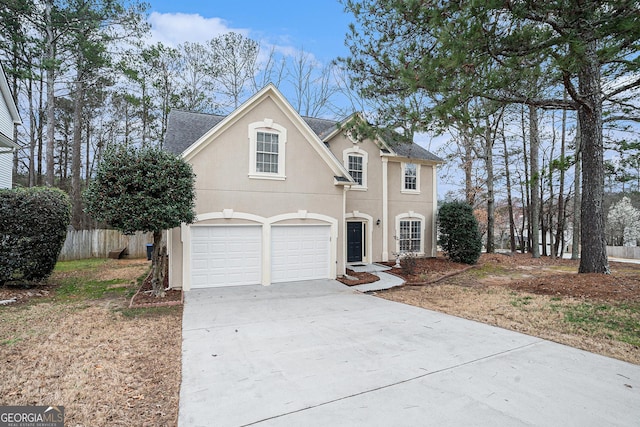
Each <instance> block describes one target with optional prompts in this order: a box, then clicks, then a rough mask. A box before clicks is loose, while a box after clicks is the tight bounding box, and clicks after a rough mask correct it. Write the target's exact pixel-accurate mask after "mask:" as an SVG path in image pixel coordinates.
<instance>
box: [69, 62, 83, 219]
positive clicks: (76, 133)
mask: <svg viewBox="0 0 640 427" xmlns="http://www.w3.org/2000/svg"><path fill="white" fill-rule="evenodd" d="M79 62H80V61H79ZM81 68H82V66H81V64H78V71H77V74H76V81H75V83H74V89H75V90H74V92H75V93H74V98H73V141H72V150H71V204H72V205H73V217H72V219H71V223H72V224H73V226H74V227H75V229H76V230H80V229H82V228H83V224H82V217H83V215H82V183H81V178H80V173H81V172H82V128H83V126H82V125H83V119H82V104H83V97H84V96H83V95H84V87H83V84H82V74H81V73H82V71H81Z"/></svg>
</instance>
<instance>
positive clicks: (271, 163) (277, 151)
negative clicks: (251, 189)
mask: <svg viewBox="0 0 640 427" xmlns="http://www.w3.org/2000/svg"><path fill="white" fill-rule="evenodd" d="M248 130H249V178H251V179H272V180H280V181H282V180H285V179H286V175H285V158H286V147H287V129H285V128H284V127H283V126H281V125H279V124H277V123H274V122H273V120H271V119H264V120H263V121H261V122H255V123H251V124H250V125H249V129H248Z"/></svg>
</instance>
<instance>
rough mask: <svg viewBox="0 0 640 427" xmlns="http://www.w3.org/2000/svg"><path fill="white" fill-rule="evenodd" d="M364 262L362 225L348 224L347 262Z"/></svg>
mask: <svg viewBox="0 0 640 427" xmlns="http://www.w3.org/2000/svg"><path fill="white" fill-rule="evenodd" d="M361 261H362V223H361V222H347V262H361Z"/></svg>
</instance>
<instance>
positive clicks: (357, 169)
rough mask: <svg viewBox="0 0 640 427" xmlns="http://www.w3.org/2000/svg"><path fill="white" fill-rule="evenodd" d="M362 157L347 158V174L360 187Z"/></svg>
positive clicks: (352, 156)
mask: <svg viewBox="0 0 640 427" xmlns="http://www.w3.org/2000/svg"><path fill="white" fill-rule="evenodd" d="M362 163H363V162H362V156H358V155H353V154H352V155H350V156H349V173H350V174H351V177H352V178H353V180H354V181H355V182H356V183H357V184H358V185H362V182H363V181H362V178H363V176H362V172H363V169H362Z"/></svg>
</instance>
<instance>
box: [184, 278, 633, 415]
mask: <svg viewBox="0 0 640 427" xmlns="http://www.w3.org/2000/svg"><path fill="white" fill-rule="evenodd" d="M185 295H186V298H185V307H184V318H183V353H182V366H183V368H182V386H181V391H180V414H179V426H180V427H186V426H246V425H257V426H443V425H444V426H471V425H491V426H525V425H526V426H531V425H539V426H605V425H606V426H614V425H619V426H637V425H640V366H637V365H632V364H629V363H625V362H621V361H618V360H614V359H610V358H606V357H602V356H598V355H595V354H592V353H588V352H585V351H581V350H577V349H574V348H570V347H566V346H563V345H559V344H555V343H551V342H548V341H544V340H541V339H539V338H535V337H531V336H527V335H522V334H519V333H516V332H511V331H507V330H504V329H499V328H495V327H492V326H488V325H484V324H481V323H476V322H471V321H468V320H463V319H460V318H456V317H452V316H448V315H445V314H440V313H436V312H432V311H428V310H424V309H420V308H417V307H413V306H409V305H404V304H399V303H395V302H391V301H386V300H383V299H379V298H376V297H373V296H370V295H365V294H362V293H359V292H355V291H353V290H352V289H349V288H348V287H346V286H343V285H342V284H340V283H338V282H335V281H331V280H318V281H309V282H299V283H287V284H274V285H272V286H269V287H262V286H239V287H229V288H213V289H207V290H192V291H189V292H187V293H186V294H185Z"/></svg>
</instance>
